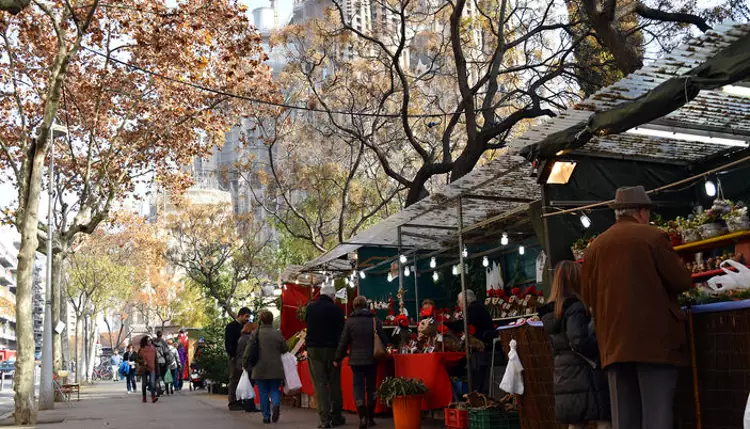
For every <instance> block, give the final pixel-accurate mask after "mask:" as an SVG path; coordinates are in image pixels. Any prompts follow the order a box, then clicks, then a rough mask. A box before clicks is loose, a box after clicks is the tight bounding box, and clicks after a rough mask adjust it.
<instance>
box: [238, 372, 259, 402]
mask: <svg viewBox="0 0 750 429" xmlns="http://www.w3.org/2000/svg"><path fill="white" fill-rule="evenodd" d="M236 393H237V399H239V400H240V401H245V400H248V399H253V398H255V389H253V383H251V382H250V376H248V375H247V371H246V370H244V369H243V370H242V376H241V377H240V382H239V383H238V384H237V391H236Z"/></svg>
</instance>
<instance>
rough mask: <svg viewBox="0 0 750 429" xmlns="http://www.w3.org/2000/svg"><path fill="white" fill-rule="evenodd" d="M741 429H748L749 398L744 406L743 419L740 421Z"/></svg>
mask: <svg viewBox="0 0 750 429" xmlns="http://www.w3.org/2000/svg"><path fill="white" fill-rule="evenodd" d="M742 427H743V429H750V396H748V397H747V404H745V417H744V418H743V419H742Z"/></svg>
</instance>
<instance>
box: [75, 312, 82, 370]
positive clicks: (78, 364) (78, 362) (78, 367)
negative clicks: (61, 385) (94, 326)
mask: <svg viewBox="0 0 750 429" xmlns="http://www.w3.org/2000/svg"><path fill="white" fill-rule="evenodd" d="M80 334H81V315H79V314H77V313H76V339H75V362H76V383H79V384H80V383H81V380H82V379H81V363H82V362H81V352H80V346H81V344H80V341H79V338H80Z"/></svg>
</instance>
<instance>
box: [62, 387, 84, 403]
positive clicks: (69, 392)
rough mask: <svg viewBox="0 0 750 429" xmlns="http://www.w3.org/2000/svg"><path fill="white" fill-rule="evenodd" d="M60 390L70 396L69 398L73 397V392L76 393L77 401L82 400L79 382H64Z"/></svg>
mask: <svg viewBox="0 0 750 429" xmlns="http://www.w3.org/2000/svg"><path fill="white" fill-rule="evenodd" d="M60 391H61V392H62V393H63V394H64V395H66V396H67V397H68V398H69V399H68V400H70V399H72V396H73V393H75V394H76V400H77V401H80V400H81V385H80V384H78V383H71V384H63V385H62V386H60Z"/></svg>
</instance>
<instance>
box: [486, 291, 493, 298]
mask: <svg viewBox="0 0 750 429" xmlns="http://www.w3.org/2000/svg"><path fill="white" fill-rule="evenodd" d="M493 296H495V290H494V289H489V290H487V297H488V298H492V297H493Z"/></svg>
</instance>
